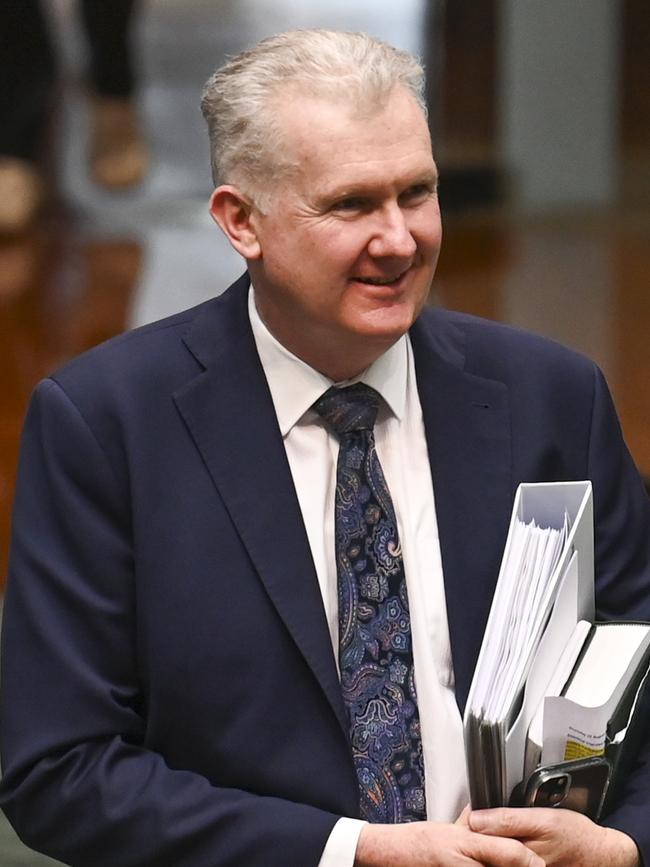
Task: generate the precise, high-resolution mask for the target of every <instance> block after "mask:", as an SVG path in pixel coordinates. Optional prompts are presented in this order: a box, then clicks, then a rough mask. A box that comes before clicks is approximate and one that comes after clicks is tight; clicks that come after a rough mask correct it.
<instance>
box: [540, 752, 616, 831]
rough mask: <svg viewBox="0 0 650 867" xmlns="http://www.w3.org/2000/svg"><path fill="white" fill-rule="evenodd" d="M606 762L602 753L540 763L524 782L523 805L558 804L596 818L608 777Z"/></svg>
mask: <svg viewBox="0 0 650 867" xmlns="http://www.w3.org/2000/svg"><path fill="white" fill-rule="evenodd" d="M611 774H612V769H611V765H610V763H609V762H608V761H607V759H606V758H604V757H603V756H597V757H594V758H590V759H575V760H573V761H569V762H558V763H557V764H555V765H542V766H541V767H539V768H537V770H536V771H534V772H533V773H532V774H531V775H530V777H529V778H528V780H527V782H526V787H525V790H524V797H523V802H524V806H526V807H562V808H563V809H565V810H575V811H576V812H578V813H584V815H585V816H588V817H589V818H590V819H594V820H596V819H598V818H599V817H600V812H601V810H602V808H603V802H604V800H605V795H606V794H607V788H608V786H609V781H610V779H611Z"/></svg>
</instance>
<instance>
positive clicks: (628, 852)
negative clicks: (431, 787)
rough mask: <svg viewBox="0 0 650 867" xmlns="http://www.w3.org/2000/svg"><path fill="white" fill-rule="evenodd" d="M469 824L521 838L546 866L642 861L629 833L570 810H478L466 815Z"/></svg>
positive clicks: (609, 866)
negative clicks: (597, 823)
mask: <svg viewBox="0 0 650 867" xmlns="http://www.w3.org/2000/svg"><path fill="white" fill-rule="evenodd" d="M469 827H470V828H471V829H472V830H473V831H476V832H478V833H480V834H491V835H494V836H495V837H498V838H502V839H517V840H520V841H521V842H522V843H524V844H525V845H526V846H527V847H528V848H529V849H531V850H532V851H533V852H536V853H537V854H538V855H539V856H540V857H541V858H543V859H544V862H545V864H546V865H547V867H601V865H602V867H639V864H640V863H641V862H640V858H639V850H638V849H637V847H636V843H635V842H634V840H632V838H631V837H628V836H627V834H623V833H622V832H621V831H615V830H614V829H612V828H602V827H601V826H600V825H596V824H595V823H594V822H592V821H591V819H588V818H587V817H586V816H583V815H581V814H580V813H576V812H573V811H571V810H561V809H549V808H541V807H526V808H520V809H513V808H503V809H497V810H477V811H476V812H473V813H470V815H469Z"/></svg>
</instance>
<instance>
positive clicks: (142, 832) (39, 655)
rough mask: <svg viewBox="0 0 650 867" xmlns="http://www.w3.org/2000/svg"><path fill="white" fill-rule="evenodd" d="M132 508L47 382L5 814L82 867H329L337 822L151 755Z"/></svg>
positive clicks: (21, 593)
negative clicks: (324, 864)
mask: <svg viewBox="0 0 650 867" xmlns="http://www.w3.org/2000/svg"><path fill="white" fill-rule="evenodd" d="M124 463H125V466H126V465H127V461H126V460H125V462H124ZM128 502H129V498H128V471H123V472H121V474H120V473H117V472H116V470H115V468H114V467H113V466H112V465H111V462H110V461H109V460H108V458H107V455H106V454H105V453H104V451H103V449H102V447H101V446H100V444H99V443H98V441H97V439H96V438H95V437H94V435H93V433H92V431H91V430H90V429H89V427H88V425H87V424H86V422H85V420H84V418H83V417H82V416H81V414H80V413H79V412H78V410H77V409H76V407H75V406H74V405H73V404H72V402H71V401H70V400H69V399H68V397H67V396H66V394H65V393H64V392H63V390H62V389H61V388H60V386H59V385H58V384H57V383H56V382H54V381H53V380H46V381H45V382H44V383H42V384H41V385H40V386H39V388H38V390H37V392H36V394H35V397H34V398H33V400H32V403H31V406H30V409H29V412H28V416H27V420H26V424H25V429H24V433H23V441H22V449H21V459H20V464H19V473H18V484H17V492H16V499H15V506H14V522H13V539H12V549H11V556H10V574H9V579H8V585H7V594H6V600H5V610H4V628H3V636H2V698H1V702H2V704H1V713H2V732H1V739H2V740H1V747H2V760H3V767H4V778H3V781H2V783H1V788H0V806H2V808H3V809H4V810H5V812H6V814H7V816H8V817H9V819H10V821H11V823H12V824H13V826H14V827H15V829H16V831H17V832H18V834H19V836H20V837H21V838H22V839H23V840H24V841H25V843H26V844H27V845H29V846H31V847H33V848H34V849H37V850H39V851H41V852H44V853H45V854H47V855H49V856H51V857H53V858H57V859H59V860H61V861H63V862H64V863H66V864H70V865H80V867H81V865H83V867H114V865H115V864H120V865H121V867H163V865H165V867H172V865H173V867H226V865H232V867H235V865H237V867H242V865H247V867H262V865H264V867H276V865H277V867H280V865H285V864H287V863H288V862H289V861H290V862H291V863H295V864H301V865H314V867H315V865H317V864H318V861H319V858H320V856H321V854H322V851H323V848H324V846H325V844H326V842H327V839H328V837H329V834H330V832H331V830H332V828H333V826H334V825H335V823H336V821H337V819H338V818H339V817H338V816H335V815H333V814H330V813H328V812H325V811H322V810H319V809H317V808H315V807H313V806H309V805H306V804H299V803H293V802H291V801H288V800H283V799H280V798H273V797H263V796H258V795H255V794H252V793H250V792H246V791H239V790H233V789H224V788H219V787H217V786H215V785H213V783H212V782H211V781H209V780H208V779H206V778H204V777H202V776H201V775H199V774H196V773H193V772H187V771H183V770H173V769H171V768H170V767H169V766H168V765H167V764H166V763H165V760H164V758H163V756H162V755H160V754H159V753H156V752H155V751H153V750H150V749H147V748H145V746H144V744H145V743H146V726H147V722H146V716H145V713H144V711H143V702H144V694H145V692H146V689H145V687H144V685H143V684H141V683H139V681H138V675H137V672H138V666H137V650H138V648H137V640H138V636H137V624H136V622H135V604H134V601H135V594H136V593H137V586H136V582H135V567H134V554H133V550H132V544H131V527H130V520H129V507H128Z"/></svg>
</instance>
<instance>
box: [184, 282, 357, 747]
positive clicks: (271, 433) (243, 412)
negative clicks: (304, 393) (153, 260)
mask: <svg viewBox="0 0 650 867" xmlns="http://www.w3.org/2000/svg"><path fill="white" fill-rule="evenodd" d="M247 286H248V280H247V278H242V279H241V280H240V281H238V283H237V284H235V285H234V286H233V287H232V288H231V289H230V290H229V291H228V292H227V293H226V294H225V295H223V296H221V297H220V298H219V299H217V300H216V301H215V302H214V304H213V305H211V306H208V307H207V308H206V309H205V311H204V312H203V314H202V315H201V317H200V318H198V319H197V320H195V322H194V323H193V325H192V328H191V330H190V332H189V333H188V334H187V335H186V337H185V343H186V345H187V346H188V348H189V349H190V351H191V352H192V353H193V354H194V356H195V357H196V358H197V360H198V361H199V362H200V363H201V364H202V366H203V367H204V370H203V372H202V373H200V374H199V376H198V377H196V378H195V379H193V380H192V381H190V382H189V383H188V384H187V385H186V386H185V387H184V388H183V389H181V390H179V391H178V392H177V393H176V394H175V395H174V400H175V401H176V404H177V406H178V409H179V411H180V413H181V414H182V416H183V418H184V420H185V422H186V424H187V427H188V429H189V431H190V434H191V435H192V437H193V439H194V442H195V443H196V446H197V448H198V449H199V451H200V452H201V455H202V457H203V459H204V461H205V464H206V466H207V468H208V471H209V472H210V475H211V476H212V479H213V481H214V483H215V485H216V487H217V489H218V491H219V495H220V496H221V498H222V499H223V502H224V504H225V506H226V508H227V510H228V513H229V514H230V517H231V519H232V521H233V524H234V525H235V527H236V529H237V532H238V533H239V536H240V538H241V540H242V542H243V544H244V546H245V547H246V549H247V551H248V553H249V556H250V558H251V560H252V562H253V564H254V566H255V569H256V570H257V572H258V573H259V576H260V578H261V580H262V581H263V583H264V586H265V588H266V591H267V593H268V595H269V598H270V600H271V602H272V604H273V605H274V606H275V608H276V610H277V612H278V614H279V615H280V617H281V618H282V620H283V621H284V623H285V625H286V627H287V629H288V631H289V632H290V634H291V636H292V638H293V640H294V642H295V643H296V645H297V647H298V649H299V650H300V652H301V653H302V655H303V656H304V658H305V660H306V661H307V663H308V665H309V666H310V667H311V669H312V671H313V672H314V674H315V676H316V678H317V679H318V681H319V683H320V685H321V687H322V689H323V690H324V692H325V694H326V695H327V698H328V700H329V702H330V704H331V705H332V708H333V710H334V713H335V714H336V716H337V718H338V719H339V722H340V724H341V726H342V728H343V730H344V731H347V723H346V718H345V711H344V708H343V702H342V699H341V690H340V685H339V679H338V673H337V670H336V664H335V661H334V655H333V652H332V645H331V640H330V635H329V631H328V627H327V621H326V618H325V612H324V608H323V603H322V598H321V595H320V589H319V586H318V579H317V576H316V571H315V568H314V564H313V559H312V556H311V551H310V548H309V543H308V540H307V535H306V531H305V529H304V523H303V519H302V514H301V512H300V507H299V504H298V500H297V497H296V493H295V489H294V485H293V481H292V478H291V471H290V469H289V464H288V461H287V457H286V452H285V449H284V444H283V442H282V437H281V434H280V430H279V428H278V424H277V419H276V416H275V410H274V408H273V403H272V400H271V396H270V393H269V390H268V387H267V384H266V379H265V377H264V373H263V370H262V367H261V364H260V362H259V358H258V356H257V351H256V347H255V342H254V339H253V335H252V332H251V329H250V323H249V319H248V310H247Z"/></svg>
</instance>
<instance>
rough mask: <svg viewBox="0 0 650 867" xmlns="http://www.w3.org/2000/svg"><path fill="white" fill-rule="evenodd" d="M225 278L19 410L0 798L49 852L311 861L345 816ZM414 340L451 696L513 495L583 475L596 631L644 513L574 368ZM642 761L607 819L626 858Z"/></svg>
mask: <svg viewBox="0 0 650 867" xmlns="http://www.w3.org/2000/svg"><path fill="white" fill-rule="evenodd" d="M247 286H248V281H247V278H242V279H241V280H240V281H238V282H237V283H236V284H235V285H234V286H233V287H231V289H230V290H229V291H228V292H226V293H225V294H224V295H223V296H221V297H219V298H217V299H215V300H212V301H209V302H207V303H206V304H203V305H201V306H199V307H197V308H194V309H192V310H189V311H186V312H184V313H181V314H179V315H176V316H174V317H171V318H170V319H167V320H164V321H162V322H159V323H155V324H153V325H150V326H146V327H144V328H141V329H138V330H136V331H133V332H130V333H127V334H124V335H122V336H120V337H118V338H116V339H115V340H112V341H110V342H108V343H106V344H104V345H103V346H101V347H98V348H96V349H94V350H92V351H91V352H90V353H87V354H85V355H84V356H81V357H80V358H78V359H76V360H74V361H72V362H71V363H70V364H68V365H67V366H66V367H65V368H63V369H62V370H61V371H59V372H58V373H57V374H55V375H54V376H53V377H52V378H50V379H48V380H46V381H45V382H43V383H42V384H41V385H40V386H39V388H38V389H37V392H36V394H35V397H34V399H33V401H32V404H31V406H30V409H29V413H28V418H27V421H26V426H25V431H24V437H23V446H22V455H21V462H20V468H19V481H18V487H17V494H16V501H15V513H14V536H13V543H12V554H11V568H10V577H9V582H8V590H7V597H6V603H5V606H6V607H5V627H4V633H3V650H2V658H3V667H4V671H3V691H4V693H3V694H4V698H3V706H2V748H3V759H4V770H5V777H4V781H3V783H2V789H1V795H0V801H1V803H2V806H3V808H4V809H5V811H6V812H7V814H8V816H9V817H10V819H11V821H12V823H13V824H14V825H15V827H16V828H17V830H18V832H19V834H20V835H21V836H22V837H23V838H24V839H25V841H26V842H27V843H28V844H30V845H32V846H33V847H34V848H36V849H40V850H42V851H44V852H46V853H48V854H50V855H51V856H53V857H55V858H59V859H60V860H62V861H64V862H65V863H68V864H73V865H83V867H103V865H106V867H115V864H120V865H121V867H136V865H138V867H145V865H146V867H162V865H170V867H171V865H173V867H226V865H229V867H230V865H232V867H234V865H237V867H243V865H246V867H276V865H277V867H280V865H282V867H285V865H286V864H288V863H290V864H296V865H301V867H302V865H306V867H312V865H316V864H317V863H318V860H319V858H320V855H321V853H322V849H323V847H324V845H325V842H326V840H327V838H328V836H329V833H330V831H331V829H332V827H333V825H334V823H335V822H336V821H337V819H338V817H340V816H342V815H346V816H355V815H357V814H358V799H357V783H356V778H355V773H354V768H353V765H352V761H351V757H350V752H349V747H348V742H347V736H346V723H345V717H344V710H343V707H342V702H341V697H340V690H339V683H338V678H337V671H336V666H335V662H334V657H333V653H332V648H331V644H330V637H329V633H328V629H327V624H326V620H325V615H324V611H323V606H322V602H321V598H320V594H319V588H318V583H317V578H316V573H315V570H314V564H313V561H312V557H311V553H310V549H309V545H308V541H307V537H306V534H305V530H304V525H303V521H302V517H301V513H300V509H299V506H298V501H297V498H296V494H295V490H294V487H293V484H292V479H291V474H290V470H289V466H288V463H287V458H286V455H285V451H284V446H283V443H282V438H281V435H280V432H279V429H278V425H277V420H276V417H275V413H274V409H273V405H272V401H271V397H270V394H269V391H268V388H267V385H266V380H265V377H264V373H263V370H262V368H261V365H260V362H259V359H258V356H257V353H256V349H255V344H254V340H253V336H252V333H251V329H250V325H249V321H248V313H247V305H246V293H247ZM411 339H412V342H413V349H414V355H415V361H416V371H417V381H418V389H419V393H420V399H421V403H422V408H423V413H424V420H425V427H426V435H427V441H428V446H429V454H430V461H431V472H432V477H433V485H434V489H435V494H436V506H437V517H438V524H439V530H440V540H441V547H442V559H443V567H444V578H445V589H446V597H447V607H448V619H449V630H450V637H451V648H452V655H453V664H454V670H455V677H456V693H457V697H458V703H459V705H460V707H461V709H462V708H463V706H464V703H465V700H466V697H467V692H468V689H469V684H470V681H471V677H472V672H473V670H474V666H475V662H476V658H477V655H478V651H479V646H480V643H481V638H482V635H483V630H484V626H485V622H486V619H487V614H488V611H489V606H490V600H491V596H492V592H493V588H494V584H495V580H496V576H497V573H498V567H499V563H500V558H501V554H502V551H503V546H504V542H505V536H506V531H507V528H508V522H509V517H510V512H511V508H512V503H513V497H514V493H515V490H516V487H517V485H518V483H519V482H521V481H540V480H554V479H558V480H560V479H583V478H590V479H592V480H593V484H594V497H595V515H596V518H595V520H596V563H597V578H596V581H597V604H598V610H599V615H600V616H601V617H605V618H612V617H636V618H643V619H649V620H650V591H649V587H650V513H649V508H648V499H647V497H646V495H645V492H644V490H643V487H642V484H641V482H640V480H639V478H638V475H637V473H636V470H635V469H634V466H633V464H632V461H631V459H630V457H629V455H628V453H627V450H626V449H625V446H624V444H623V441H622V438H621V434H620V430H619V426H618V422H617V420H616V415H615V412H614V410H613V407H612V404H611V400H610V398H609V394H608V391H607V387H606V385H605V384H604V381H603V379H602V376H601V375H600V373H599V371H598V370H597V368H596V367H595V366H594V365H593V364H592V363H591V362H589V361H587V360H586V359H584V358H582V357H580V356H577V355H575V354H574V353H572V352H570V351H569V350H566V349H564V348H562V347H560V346H558V345H556V344H553V343H551V342H549V341H546V340H543V339H541V338H537V337H533V336H531V335H528V334H524V333H522V332H518V331H515V330H513V329H508V328H505V327H504V326H501V325H497V324H494V323H488V322H485V321H481V320H478V319H474V318H471V317H467V316H463V315H460V314H453V313H448V312H444V311H434V310H426V311H425V312H423V314H422V315H421V316H420V318H419V320H418V322H417V323H416V324H415V325H414V327H413V329H412V332H411ZM649 768H650V760H649V758H648V755H647V754H645V753H644V754H642V756H641V757H640V759H639V766H638V768H637V770H636V772H635V773H634V774H632V775H631V776H630V779H629V783H628V786H627V788H626V791H625V793H624V796H623V798H622V800H621V802H620V804H619V806H618V807H617V809H616V810H615V812H614V813H613V814H612V815H611V816H610V818H609V822H610V823H611V824H612V825H614V826H616V827H619V828H621V829H622V830H625V831H627V832H628V833H631V834H632V835H633V836H634V837H635V838H636V839H637V841H638V842H639V843H640V845H641V847H642V848H643V851H644V852H645V854H646V858H649V857H650V854H649V853H650V833H649V831H648V822H647V817H648V814H649V813H648V811H649V808H650V779H649V777H650V770H649ZM648 863H650V860H648Z"/></svg>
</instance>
